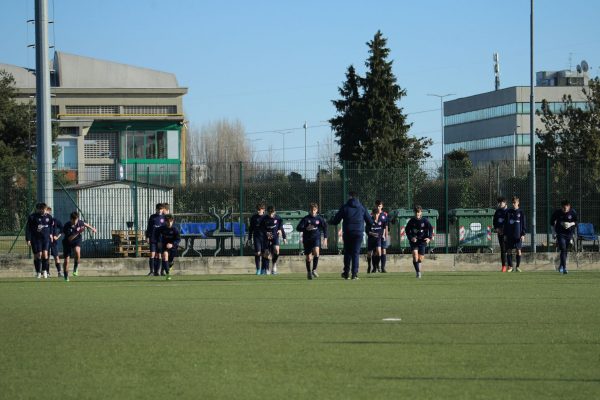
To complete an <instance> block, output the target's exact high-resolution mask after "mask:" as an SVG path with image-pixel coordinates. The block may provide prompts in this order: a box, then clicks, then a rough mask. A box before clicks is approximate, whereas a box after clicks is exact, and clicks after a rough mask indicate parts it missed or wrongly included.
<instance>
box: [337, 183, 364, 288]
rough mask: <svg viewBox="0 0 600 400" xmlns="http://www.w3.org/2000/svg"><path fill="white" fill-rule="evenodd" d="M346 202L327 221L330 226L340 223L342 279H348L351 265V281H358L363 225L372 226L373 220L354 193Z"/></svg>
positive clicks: (351, 193)
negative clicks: (342, 259) (342, 243)
mask: <svg viewBox="0 0 600 400" xmlns="http://www.w3.org/2000/svg"><path fill="white" fill-rule="evenodd" d="M349 194H350V198H349V199H348V202H347V203H346V204H344V205H343V206H341V207H340V209H339V210H338V212H337V214H335V216H334V217H333V218H332V219H331V221H329V223H330V224H332V225H338V224H339V223H340V222H341V221H343V223H342V231H343V233H342V239H343V240H344V270H343V272H342V278H343V279H350V266H351V265H352V279H353V280H356V279H358V268H359V261H360V246H361V244H362V240H363V235H364V233H365V223H368V224H373V219H372V218H371V216H370V215H369V213H368V212H367V210H366V209H365V207H364V206H363V205H362V204H361V203H360V201H358V198H357V195H356V192H350V193H349Z"/></svg>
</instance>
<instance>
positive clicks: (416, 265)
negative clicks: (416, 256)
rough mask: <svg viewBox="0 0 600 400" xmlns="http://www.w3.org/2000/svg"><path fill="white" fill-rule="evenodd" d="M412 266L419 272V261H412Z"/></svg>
mask: <svg viewBox="0 0 600 400" xmlns="http://www.w3.org/2000/svg"><path fill="white" fill-rule="evenodd" d="M413 267H415V271H417V272H419V270H420V268H419V262H418V261H413Z"/></svg>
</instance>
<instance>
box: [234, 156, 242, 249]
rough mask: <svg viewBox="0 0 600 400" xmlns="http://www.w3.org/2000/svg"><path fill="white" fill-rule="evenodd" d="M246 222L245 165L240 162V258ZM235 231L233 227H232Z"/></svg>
mask: <svg viewBox="0 0 600 400" xmlns="http://www.w3.org/2000/svg"><path fill="white" fill-rule="evenodd" d="M243 222H244V164H243V163H242V162H241V161H240V256H243V255H244V237H243V235H242V224H243ZM231 229H232V230H233V226H232V227H231Z"/></svg>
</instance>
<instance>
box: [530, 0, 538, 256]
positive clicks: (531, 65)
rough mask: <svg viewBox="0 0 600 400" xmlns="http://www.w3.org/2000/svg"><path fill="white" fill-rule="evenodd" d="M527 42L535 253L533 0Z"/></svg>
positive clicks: (534, 247)
mask: <svg viewBox="0 0 600 400" xmlns="http://www.w3.org/2000/svg"><path fill="white" fill-rule="evenodd" d="M529 40H530V49H529V53H530V61H529V78H530V82H529V151H530V157H529V158H530V162H531V165H530V167H531V251H532V252H533V253H536V251H537V250H536V243H535V235H536V228H537V224H536V218H537V212H536V209H537V206H536V201H537V195H536V177H535V140H534V139H535V92H534V86H533V83H534V79H535V73H534V71H533V0H531V14H530V20H529Z"/></svg>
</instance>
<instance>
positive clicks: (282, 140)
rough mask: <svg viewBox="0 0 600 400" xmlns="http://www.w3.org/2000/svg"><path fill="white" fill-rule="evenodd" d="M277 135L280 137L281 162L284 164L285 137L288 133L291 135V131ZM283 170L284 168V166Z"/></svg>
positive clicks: (280, 132)
mask: <svg viewBox="0 0 600 400" xmlns="http://www.w3.org/2000/svg"><path fill="white" fill-rule="evenodd" d="M277 133H279V134H280V135H281V153H282V157H281V159H282V161H283V163H284V164H285V135H288V134H290V133H292V131H278V132H277ZM284 168H285V166H284Z"/></svg>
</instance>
